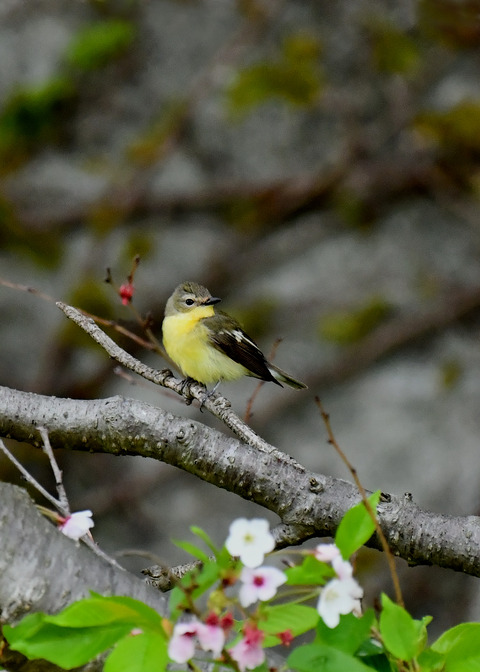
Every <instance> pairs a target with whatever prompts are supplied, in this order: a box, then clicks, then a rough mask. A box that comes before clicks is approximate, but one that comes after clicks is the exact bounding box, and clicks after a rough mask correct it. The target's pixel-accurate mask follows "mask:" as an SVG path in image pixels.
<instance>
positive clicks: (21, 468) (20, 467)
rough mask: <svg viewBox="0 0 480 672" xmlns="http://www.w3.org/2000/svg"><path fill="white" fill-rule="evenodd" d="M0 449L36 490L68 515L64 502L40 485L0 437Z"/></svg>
mask: <svg viewBox="0 0 480 672" xmlns="http://www.w3.org/2000/svg"><path fill="white" fill-rule="evenodd" d="M0 450H2V451H3V453H4V454H5V455H6V456H7V457H8V459H9V460H10V462H12V464H14V465H15V466H16V467H17V469H18V471H19V472H20V473H21V474H22V476H23V477H24V479H25V480H26V481H27V483H30V485H32V486H33V487H34V488H35V490H37V491H38V492H39V493H40V494H41V495H42V496H43V497H45V499H47V500H48V501H49V502H50V504H53V506H54V507H55V508H56V509H58V510H59V511H60V513H62V514H63V515H68V513H69V512H68V511H65V510H64V508H63V506H62V502H60V501H59V500H57V499H55V497H54V496H53V495H51V494H50V493H49V492H48V490H45V488H44V487H43V485H40V483H39V482H38V481H37V480H36V479H35V478H34V477H33V476H32V475H31V474H30V473H29V472H28V471H27V470H26V469H25V467H24V466H23V465H22V464H20V462H19V461H18V460H17V458H16V457H14V455H12V453H11V452H10V451H9V450H8V448H7V446H6V445H5V444H4V443H3V441H2V440H1V439H0Z"/></svg>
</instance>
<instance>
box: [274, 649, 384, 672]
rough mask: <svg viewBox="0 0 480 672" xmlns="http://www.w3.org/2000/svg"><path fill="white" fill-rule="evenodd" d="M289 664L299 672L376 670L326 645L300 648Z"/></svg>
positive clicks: (290, 657) (289, 659)
mask: <svg viewBox="0 0 480 672" xmlns="http://www.w3.org/2000/svg"><path fill="white" fill-rule="evenodd" d="M287 664H288V665H289V666H290V667H292V668H294V669H295V670H299V672H316V671H317V670H318V671H320V670H321V672H366V670H372V669H374V668H371V667H368V666H367V665H364V664H363V663H361V662H360V661H359V660H358V658H354V657H353V656H350V655H348V654H346V653H344V652H343V651H339V650H338V649H334V648H333V647H331V646H326V645H324V644H307V645H305V646H299V647H298V648H297V649H295V651H292V653H291V654H290V655H289V657H288V659H287Z"/></svg>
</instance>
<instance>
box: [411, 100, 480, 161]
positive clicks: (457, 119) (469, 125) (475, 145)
mask: <svg viewBox="0 0 480 672" xmlns="http://www.w3.org/2000/svg"><path fill="white" fill-rule="evenodd" d="M415 125H416V128H417V130H419V131H420V132H421V133H424V134H425V135H427V136H429V137H431V138H433V139H434V140H435V141H436V142H438V143H439V144H440V145H441V146H442V147H443V148H444V149H447V150H453V151H454V152H458V151H463V152H467V153H469V152H471V151H474V152H475V153H478V152H480V101H476V100H465V101H462V102H461V103H459V104H458V105H455V106H454V107H451V108H450V109H448V110H445V111H444V110H440V111H436V110H434V111H429V112H423V113H421V114H419V115H417V118H416V121H415Z"/></svg>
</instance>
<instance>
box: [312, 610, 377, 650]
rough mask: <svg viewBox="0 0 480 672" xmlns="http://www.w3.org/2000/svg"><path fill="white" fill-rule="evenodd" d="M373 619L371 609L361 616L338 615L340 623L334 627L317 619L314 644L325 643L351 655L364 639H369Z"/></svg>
mask: <svg viewBox="0 0 480 672" xmlns="http://www.w3.org/2000/svg"><path fill="white" fill-rule="evenodd" d="M374 620H375V614H374V612H373V609H368V611H366V612H365V613H364V614H363V616H362V617H361V618H357V617H356V616H354V615H353V614H346V615H345V616H340V623H339V624H338V626H337V627H336V628H329V627H328V626H327V625H325V623H324V622H323V620H322V619H319V621H318V624H317V636H316V638H315V644H327V645H329V646H333V647H334V648H336V649H339V650H340V651H344V652H345V653H349V654H352V655H353V654H354V653H356V652H357V650H358V649H359V648H360V646H361V645H362V644H363V643H364V642H365V640H369V638H370V629H371V627H372V625H373V622H374Z"/></svg>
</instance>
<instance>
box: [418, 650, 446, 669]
mask: <svg viewBox="0 0 480 672" xmlns="http://www.w3.org/2000/svg"><path fill="white" fill-rule="evenodd" d="M418 664H419V666H420V669H421V671H422V672H445V656H444V655H443V654H442V653H437V652H436V651H432V649H426V650H425V651H422V653H421V654H420V655H419V656H418Z"/></svg>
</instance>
